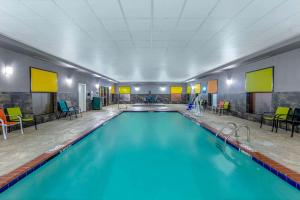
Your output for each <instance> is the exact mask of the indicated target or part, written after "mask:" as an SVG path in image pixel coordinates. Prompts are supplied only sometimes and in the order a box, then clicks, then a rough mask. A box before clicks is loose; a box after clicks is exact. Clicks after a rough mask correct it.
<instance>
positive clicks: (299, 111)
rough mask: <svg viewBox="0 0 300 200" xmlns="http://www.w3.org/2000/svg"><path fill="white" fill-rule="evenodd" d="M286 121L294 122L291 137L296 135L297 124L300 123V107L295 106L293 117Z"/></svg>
mask: <svg viewBox="0 0 300 200" xmlns="http://www.w3.org/2000/svg"><path fill="white" fill-rule="evenodd" d="M286 123H290V124H292V133H291V137H293V136H294V131H295V126H298V125H300V108H295V109H294V113H293V115H292V119H288V120H287V121H286ZM286 128H287V126H286Z"/></svg>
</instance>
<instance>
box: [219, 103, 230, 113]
mask: <svg viewBox="0 0 300 200" xmlns="http://www.w3.org/2000/svg"><path fill="white" fill-rule="evenodd" d="M229 108H230V103H229V101H224V104H223V107H219V108H218V111H219V114H220V115H221V114H224V111H226V112H228V111H229Z"/></svg>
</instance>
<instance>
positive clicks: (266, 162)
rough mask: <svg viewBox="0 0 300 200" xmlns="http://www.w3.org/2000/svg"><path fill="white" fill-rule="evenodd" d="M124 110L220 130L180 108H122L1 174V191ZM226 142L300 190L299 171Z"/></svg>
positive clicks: (210, 130)
mask: <svg viewBox="0 0 300 200" xmlns="http://www.w3.org/2000/svg"><path fill="white" fill-rule="evenodd" d="M123 112H178V113H180V114H182V115H183V116H185V117H187V118H188V119H190V120H192V121H194V122H195V123H197V124H198V125H200V126H201V127H203V128H205V129H207V130H209V132H210V133H212V134H213V135H216V134H217V132H218V130H216V129H214V128H213V127H211V126H209V125H207V124H205V123H204V122H202V121H199V120H197V119H196V118H195V117H193V116H190V115H187V114H186V113H184V112H182V111H178V110H160V109H157V110H156V109H153V110H134V109H133V110H122V111H120V112H118V113H116V114H114V115H113V116H111V117H107V118H105V119H104V120H103V121H101V122H100V123H98V124H96V125H95V126H94V127H92V128H91V129H89V130H87V131H85V132H83V133H82V134H80V135H77V136H76V137H75V138H73V139H70V140H68V141H66V142H64V143H63V144H62V145H58V146H56V147H55V148H53V149H51V150H49V151H47V152H45V153H43V154H41V155H39V156H38V157H36V158H34V159H33V160H31V161H29V162H27V163H25V164H24V165H22V166H20V167H19V168H17V169H15V170H13V171H11V172H10V173H8V174H5V175H3V176H0V193H2V192H4V191H5V190H7V189H8V188H10V187H11V186H13V185H14V184H16V183H17V182H18V181H20V180H21V179H23V178H25V177H26V176H27V175H29V174H31V173H32V172H34V171H35V170H37V169H38V168H40V167H41V166H43V165H44V164H46V163H47V162H48V161H50V160H51V159H53V158H55V157H56V156H58V155H59V154H60V153H61V152H63V151H64V150H65V149H67V148H68V147H70V146H72V145H74V144H76V143H77V142H79V141H80V140H82V139H83V138H85V137H86V136H88V135H89V134H90V133H92V132H93V131H94V130H96V129H97V128H99V127H101V126H103V125H104V124H106V122H108V121H110V120H111V119H113V118H115V117H117V116H119V115H120V114H121V113H123ZM217 137H218V138H220V139H221V140H223V141H225V135H223V134H222V133H221V134H218V135H217ZM226 143H227V144H228V145H230V146H232V147H233V148H235V149H236V150H238V151H243V152H245V153H246V154H248V155H250V156H251V158H252V160H253V161H255V162H256V163H258V164H260V165H261V166H263V167H264V168H266V169H267V170H269V171H270V172H272V173H273V174H275V175H277V176H278V177H280V178H281V179H283V180H284V181H286V182H287V183H289V184H290V185H292V186H293V187H295V188H297V189H298V190H300V174H299V173H297V172H295V171H293V170H290V169H288V168H287V167H285V166H283V165H281V164H280V163H278V162H276V161H274V160H272V159H270V158H268V157H267V156H265V155H263V154H261V153H259V152H256V151H252V150H249V149H247V148H245V147H244V146H241V144H240V143H238V142H237V141H235V140H233V139H228V140H226Z"/></svg>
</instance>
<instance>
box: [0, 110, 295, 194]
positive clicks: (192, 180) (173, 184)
mask: <svg viewBox="0 0 300 200" xmlns="http://www.w3.org/2000/svg"><path fill="white" fill-rule="evenodd" d="M299 196H300V192H299V191H298V190H297V189H296V188H294V187H292V186H291V185H289V184H288V183H286V182H284V181H283V180H281V179H280V178H278V177H277V176H275V175H273V174H272V173H271V172H269V171H268V170H266V169H264V168H263V167H262V166H260V165H258V164H257V163H255V162H254V161H253V160H251V158H250V157H249V156H247V155H245V154H243V153H241V152H239V151H237V150H235V149H234V148H232V147H231V146H229V145H226V144H225V143H224V142H223V141H221V140H220V139H218V138H216V137H215V136H214V135H213V134H210V132H209V131H208V130H206V129H204V128H202V127H201V126H199V125H197V124H196V123H194V122H193V121H191V120H190V119H188V118H185V117H184V116H183V115H181V114H180V113H177V112H123V113H122V114H120V115H119V116H117V117H116V118H114V119H112V120H110V121H109V122H107V123H106V124H105V125H103V126H101V127H99V128H98V129H96V130H95V131H93V132H92V133H91V134H89V135H88V136H87V137H86V138H84V139H83V140H81V141H80V142H78V143H76V144H75V145H73V146H71V147H69V148H67V149H66V150H65V151H64V152H62V153H61V154H59V155H58V156H56V157H55V158H54V159H52V160H50V161H49V162H48V163H46V164H45V165H44V166H42V167H41V168H39V169H38V170H36V171H34V172H33V173H31V174H30V175H28V176H27V177H25V178H24V179H22V180H20V181H19V182H18V183H16V184H15V185H14V186H12V187H10V188H9V189H7V190H6V191H4V192H3V193H1V194H0V199H1V200H5V199H28V200H33V199H108V200H114V199H116V200H119V199H131V200H132V199H138V200H144V199H149V200H153V199H172V200H174V199H193V200H194V199H197V200H200V199H230V200H233V199H243V200H246V199H255V200H260V199H264V200H268V199H270V200H276V199H284V200H287V199H293V200H295V199H299Z"/></svg>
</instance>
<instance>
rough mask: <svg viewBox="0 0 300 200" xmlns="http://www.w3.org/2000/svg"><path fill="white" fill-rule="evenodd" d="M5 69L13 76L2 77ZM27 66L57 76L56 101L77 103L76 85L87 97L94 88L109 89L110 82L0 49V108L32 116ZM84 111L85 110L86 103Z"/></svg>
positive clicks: (94, 90)
mask: <svg viewBox="0 0 300 200" xmlns="http://www.w3.org/2000/svg"><path fill="white" fill-rule="evenodd" d="M5 66H10V67H12V68H13V74H12V75H11V76H9V77H5V76H4V75H3V73H2V69H3V68H4V67H5ZM30 66H32V67H36V68H41V69H45V70H50V71H54V72H57V73H58V82H59V83H58V85H59V89H58V93H57V99H66V100H72V101H73V102H74V103H75V104H77V103H78V83H84V84H86V85H87V93H89V92H90V91H93V92H94V93H96V92H98V91H97V88H96V87H95V85H96V84H100V85H103V86H110V85H112V83H111V82H108V81H106V80H103V79H100V78H97V77H94V76H93V75H91V74H88V73H84V72H80V71H77V70H75V69H73V68H64V67H60V66H55V65H53V64H51V63H48V62H46V61H42V60H39V59H35V58H32V57H30V56H27V55H24V54H20V53H16V52H13V51H10V50H7V49H3V48H0V107H5V105H10V106H11V105H13V106H17V105H18V106H21V108H22V109H23V110H25V111H27V112H32V95H31V93H30V74H29V70H30ZM66 78H72V80H73V82H72V85H68V84H67V83H66ZM89 101H90V100H89V99H88V102H87V103H88V104H87V108H88V109H89V104H90V102H89Z"/></svg>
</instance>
